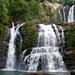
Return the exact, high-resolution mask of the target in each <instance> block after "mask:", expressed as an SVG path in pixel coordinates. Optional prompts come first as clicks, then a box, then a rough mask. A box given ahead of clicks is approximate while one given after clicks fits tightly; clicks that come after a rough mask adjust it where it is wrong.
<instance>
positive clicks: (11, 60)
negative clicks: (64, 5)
mask: <svg viewBox="0 0 75 75" xmlns="http://www.w3.org/2000/svg"><path fill="white" fill-rule="evenodd" d="M23 24H24V23H22V24H21V25H19V24H18V25H17V28H16V30H15V26H14V23H12V28H11V36H10V42H9V48H8V55H7V61H6V69H9V70H11V69H16V55H15V39H16V35H17V34H18V32H19V31H18V29H19V28H20V27H21V26H22V25H23Z"/></svg>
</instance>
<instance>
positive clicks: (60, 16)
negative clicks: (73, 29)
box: [58, 8, 62, 21]
mask: <svg viewBox="0 0 75 75" xmlns="http://www.w3.org/2000/svg"><path fill="white" fill-rule="evenodd" d="M58 13H59V18H60V20H61V21H62V14H61V12H60V8H59V11H58Z"/></svg>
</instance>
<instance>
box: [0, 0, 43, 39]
mask: <svg viewBox="0 0 75 75" xmlns="http://www.w3.org/2000/svg"><path fill="white" fill-rule="evenodd" d="M41 11H42V9H41V6H40V4H39V2H37V1H35V0H31V1H25V0H0V33H1V35H0V39H1V38H2V37H3V35H4V34H5V33H4V30H5V29H6V28H7V26H8V27H11V23H12V22H15V23H17V22H18V23H20V22H23V21H24V22H26V21H27V20H31V19H40V18H41Z"/></svg>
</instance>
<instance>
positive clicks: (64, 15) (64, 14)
mask: <svg viewBox="0 0 75 75" xmlns="http://www.w3.org/2000/svg"><path fill="white" fill-rule="evenodd" d="M63 17H64V23H66V13H65V6H64V7H63Z"/></svg>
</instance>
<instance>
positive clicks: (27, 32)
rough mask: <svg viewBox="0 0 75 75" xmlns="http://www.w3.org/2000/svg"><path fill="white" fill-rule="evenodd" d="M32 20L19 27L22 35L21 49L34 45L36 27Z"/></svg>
mask: <svg viewBox="0 0 75 75" xmlns="http://www.w3.org/2000/svg"><path fill="white" fill-rule="evenodd" d="M33 25H34V24H33V23H32V22H26V23H25V25H23V26H22V27H21V34H22V37H23V47H22V50H24V49H26V48H29V47H30V48H31V47H33V46H34V45H35V39H36V38H37V36H38V35H37V29H36V26H35V25H34V26H33Z"/></svg>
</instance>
